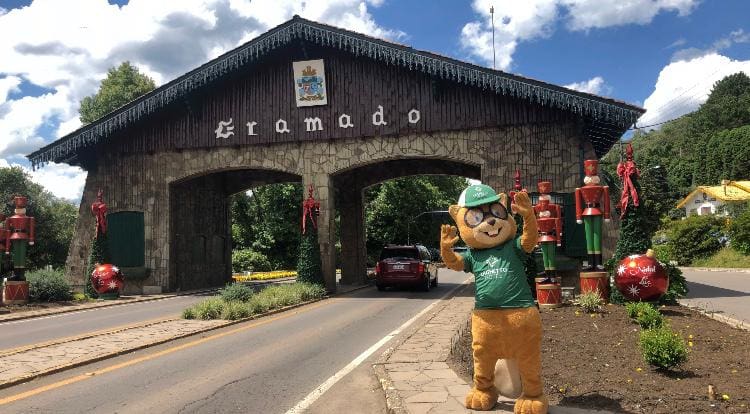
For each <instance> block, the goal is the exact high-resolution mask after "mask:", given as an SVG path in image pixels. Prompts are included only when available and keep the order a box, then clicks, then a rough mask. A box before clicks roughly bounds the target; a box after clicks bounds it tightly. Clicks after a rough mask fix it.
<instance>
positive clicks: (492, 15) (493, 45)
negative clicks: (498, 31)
mask: <svg viewBox="0 0 750 414" xmlns="http://www.w3.org/2000/svg"><path fill="white" fill-rule="evenodd" d="M490 17H491V19H492V69H493V70H494V69H495V6H490Z"/></svg>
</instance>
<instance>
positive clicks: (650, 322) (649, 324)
mask: <svg viewBox="0 0 750 414" xmlns="http://www.w3.org/2000/svg"><path fill="white" fill-rule="evenodd" d="M635 321H636V322H638V325H640V326H641V328H642V329H654V328H659V327H661V326H662V325H663V324H664V317H663V316H662V315H661V313H659V311H658V310H657V309H656V308H654V307H653V306H649V307H643V308H641V309H639V311H638V313H637V314H636V316H635Z"/></svg>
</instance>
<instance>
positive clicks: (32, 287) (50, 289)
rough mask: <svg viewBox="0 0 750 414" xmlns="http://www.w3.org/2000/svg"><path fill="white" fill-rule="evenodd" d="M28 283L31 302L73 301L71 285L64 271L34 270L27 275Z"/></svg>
mask: <svg viewBox="0 0 750 414" xmlns="http://www.w3.org/2000/svg"><path fill="white" fill-rule="evenodd" d="M26 281H28V282H29V300H30V301H32V302H56V301H62V300H71V299H73V295H72V293H71V287H70V284H69V283H68V281H67V280H66V279H65V275H64V274H63V271H62V270H59V269H55V270H45V269H39V270H34V271H31V272H29V273H26Z"/></svg>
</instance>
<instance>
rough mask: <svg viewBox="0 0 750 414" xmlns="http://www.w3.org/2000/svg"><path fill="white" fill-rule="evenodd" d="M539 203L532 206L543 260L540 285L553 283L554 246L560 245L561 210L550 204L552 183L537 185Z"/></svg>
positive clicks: (557, 205) (554, 269)
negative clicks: (542, 274) (542, 276)
mask: <svg viewBox="0 0 750 414" xmlns="http://www.w3.org/2000/svg"><path fill="white" fill-rule="evenodd" d="M537 189H538V190H539V201H538V202H537V204H536V205H535V206H534V214H535V215H536V222H537V225H538V226H539V247H541V249H542V258H543V259H544V276H545V278H544V280H543V281H542V282H541V283H554V281H555V276H556V275H555V271H556V270H557V269H556V267H555V246H560V245H561V244H562V210H561V208H560V205H559V204H555V203H552V202H551V201H552V198H551V196H550V192H551V191H552V183H551V182H549V181H540V182H539V183H538V184H537Z"/></svg>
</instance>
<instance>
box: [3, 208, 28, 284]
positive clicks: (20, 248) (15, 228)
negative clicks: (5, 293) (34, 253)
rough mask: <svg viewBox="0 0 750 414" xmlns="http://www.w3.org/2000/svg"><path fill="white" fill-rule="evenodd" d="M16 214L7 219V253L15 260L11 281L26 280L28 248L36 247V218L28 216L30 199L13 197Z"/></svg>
mask: <svg viewBox="0 0 750 414" xmlns="http://www.w3.org/2000/svg"><path fill="white" fill-rule="evenodd" d="M13 203H14V204H15V207H16V208H15V213H16V214H14V215H13V216H10V217H8V218H7V219H5V232H6V235H5V253H6V254H9V255H10V258H11V260H13V276H12V277H11V278H10V280H13V281H23V280H26V278H25V277H24V274H25V273H26V246H27V245H28V246H33V245H34V217H29V216H27V215H26V205H27V203H28V199H27V198H26V197H22V196H15V197H13Z"/></svg>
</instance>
